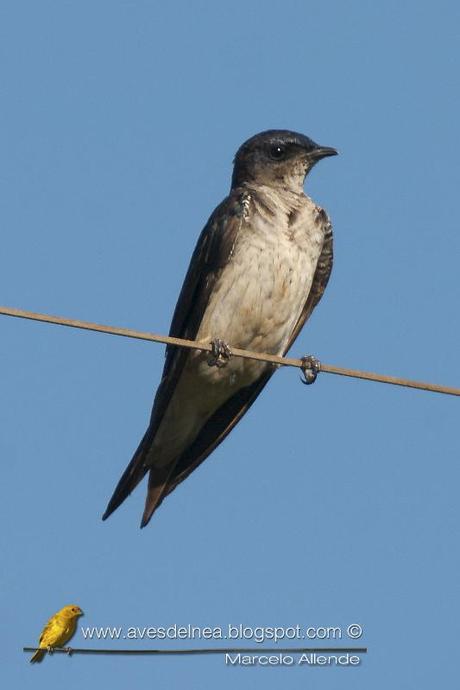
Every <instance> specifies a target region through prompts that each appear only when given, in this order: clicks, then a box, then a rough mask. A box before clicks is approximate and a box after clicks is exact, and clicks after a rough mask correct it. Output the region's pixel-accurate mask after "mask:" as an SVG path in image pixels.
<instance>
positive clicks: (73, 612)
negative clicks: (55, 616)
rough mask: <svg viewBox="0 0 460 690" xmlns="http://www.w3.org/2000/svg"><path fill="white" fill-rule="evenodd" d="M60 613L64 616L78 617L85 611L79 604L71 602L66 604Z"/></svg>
mask: <svg viewBox="0 0 460 690" xmlns="http://www.w3.org/2000/svg"><path fill="white" fill-rule="evenodd" d="M59 613H60V614H62V616H63V618H78V617H79V616H83V615H84V614H83V611H82V610H81V608H80V607H79V606H76V605H75V604H70V605H69V606H64V608H62V609H61V610H60V611H59Z"/></svg>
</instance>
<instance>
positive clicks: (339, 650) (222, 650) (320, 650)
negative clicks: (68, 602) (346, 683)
mask: <svg viewBox="0 0 460 690" xmlns="http://www.w3.org/2000/svg"><path fill="white" fill-rule="evenodd" d="M38 649H40V648H39V647H23V648H22V651H23V652H36V651H37V650H38ZM41 649H44V648H41ZM44 651H46V652H48V653H49V654H54V653H55V652H57V653H58V654H69V655H72V654H118V655H129V656H142V655H158V656H174V655H176V656H180V655H200V654H257V655H258V656H259V655H260V654H367V647H284V648H281V647H265V648H263V647H262V648H258V647H216V648H212V647H205V648H203V647H201V648H196V649H97V648H95V649H91V648H90V647H54V648H51V650H48V649H46V648H45V649H44Z"/></svg>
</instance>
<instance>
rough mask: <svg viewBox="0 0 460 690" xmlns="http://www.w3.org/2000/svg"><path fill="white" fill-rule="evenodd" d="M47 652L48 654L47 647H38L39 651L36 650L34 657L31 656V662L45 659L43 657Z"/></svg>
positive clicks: (34, 662)
mask: <svg viewBox="0 0 460 690" xmlns="http://www.w3.org/2000/svg"><path fill="white" fill-rule="evenodd" d="M45 654H46V649H37V651H36V652H35V654H34V655H33V657H31V659H30V663H31V664H36V663H38V662H39V661H43V657H44V656H45Z"/></svg>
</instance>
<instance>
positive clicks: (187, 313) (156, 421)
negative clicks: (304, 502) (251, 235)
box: [103, 190, 245, 520]
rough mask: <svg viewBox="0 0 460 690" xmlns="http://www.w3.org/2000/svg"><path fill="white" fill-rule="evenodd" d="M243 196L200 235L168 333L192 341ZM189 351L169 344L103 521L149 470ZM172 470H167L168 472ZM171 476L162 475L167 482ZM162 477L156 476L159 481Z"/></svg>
mask: <svg viewBox="0 0 460 690" xmlns="http://www.w3.org/2000/svg"><path fill="white" fill-rule="evenodd" d="M243 201H244V192H242V191H241V190H239V191H238V190H235V191H233V192H232V193H231V194H230V196H228V197H227V198H226V199H225V200H224V201H223V202H222V203H221V204H220V205H219V206H218V207H217V208H216V209H215V211H214V213H213V214H212V215H211V217H210V218H209V220H208V222H207V224H206V226H205V228H204V230H203V231H202V233H201V235H200V237H199V238H198V242H197V245H196V248H195V251H194V252H193V255H192V259H191V262H190V266H189V269H188V271H187V274H186V276H185V280H184V284H183V286H182V290H181V292H180V295H179V299H178V302H177V305H176V309H175V311H174V315H173V319H172V323H171V328H170V331H169V334H170V335H171V336H174V337H177V338H189V339H190V340H194V339H195V336H196V334H197V331H198V328H199V326H200V323H201V320H202V318H203V314H204V312H205V309H206V306H207V304H208V301H209V297H210V295H211V293H212V290H213V288H214V286H215V284H216V281H217V280H218V278H219V276H220V273H221V271H222V269H223V268H224V267H225V265H226V264H227V262H228V260H229V258H230V256H231V254H232V251H233V248H234V245H235V241H236V238H237V235H238V232H239V229H240V227H241V224H242V222H243V220H244V213H245V207H244V204H243ZM188 356H189V351H188V350H186V349H184V348H178V347H173V346H168V347H167V348H166V362H165V366H164V370H163V375H162V379H161V382H160V385H159V387H158V391H157V394H156V396H155V401H154V404H153V409H152V415H151V419H150V424H149V427H148V429H147V431H146V433H145V435H144V437H143V439H142V441H141V443H140V445H139V447H138V449H137V450H136V452H135V453H134V456H133V458H132V460H131V462H130V463H129V465H128V467H127V468H126V470H125V472H124V473H123V475H122V477H121V479H120V481H119V483H118V485H117V487H116V489H115V491H114V494H113V496H112V498H111V499H110V502H109V504H108V506H107V509H106V511H105V513H104V515H103V519H104V520H105V519H106V518H107V517H108V516H109V515H110V514H111V513H112V512H113V511H114V510H115V509H116V508H118V506H119V505H120V504H121V503H122V502H123V501H124V500H125V498H126V497H127V496H128V495H129V494H130V493H131V491H132V490H133V489H134V488H135V487H136V486H137V484H138V483H139V482H140V481H141V479H142V478H143V477H144V475H145V474H146V472H147V471H148V469H149V468H148V467H147V466H146V464H145V458H146V454H147V453H148V451H149V449H150V447H151V445H152V442H153V439H154V437H155V434H156V432H157V430H158V427H159V425H160V423H161V420H162V419H163V416H164V414H165V411H166V409H167V407H168V404H169V401H170V399H171V396H172V394H173V392H174V390H175V388H176V385H177V382H178V380H179V378H180V375H181V373H182V370H183V368H184V364H185V362H186V360H187V357H188ZM172 469H173V468H171V469H170V470H168V472H169V471H172ZM168 477H169V474H168V475H167V476H165V477H164V483H165V484H166V483H167V480H168ZM159 479H160V478H159V477H158V476H157V483H158V480H159Z"/></svg>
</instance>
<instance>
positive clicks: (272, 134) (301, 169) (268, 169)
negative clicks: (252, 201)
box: [232, 129, 337, 193]
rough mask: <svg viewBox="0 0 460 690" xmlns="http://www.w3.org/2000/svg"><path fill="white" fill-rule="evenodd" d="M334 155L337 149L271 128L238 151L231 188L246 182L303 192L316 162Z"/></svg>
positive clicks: (283, 130) (254, 137) (302, 135)
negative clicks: (305, 182) (308, 175)
mask: <svg viewBox="0 0 460 690" xmlns="http://www.w3.org/2000/svg"><path fill="white" fill-rule="evenodd" d="M335 155H337V151H336V150H335V149H333V148H330V147H329V146H319V144H315V142H314V141H312V140H311V139H309V138H308V137H306V136H305V135H304V134H298V133H297V132H290V131H289V130H286V129H270V130H268V131H266V132H261V133H260V134H256V135H255V136H253V137H251V138H250V139H248V140H247V141H245V142H244V144H243V145H242V146H240V148H239V149H238V151H237V153H236V156H235V160H234V168H233V178H232V189H234V188H235V187H239V186H241V185H243V184H245V183H249V184H253V183H256V184H264V185H269V186H276V187H283V188H285V189H289V190H290V191H294V192H298V193H300V192H301V191H302V188H303V183H304V181H305V177H306V175H307V174H308V172H309V171H310V170H311V169H312V167H313V166H314V165H315V163H317V162H318V161H319V160H321V158H325V157H326V156H335Z"/></svg>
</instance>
